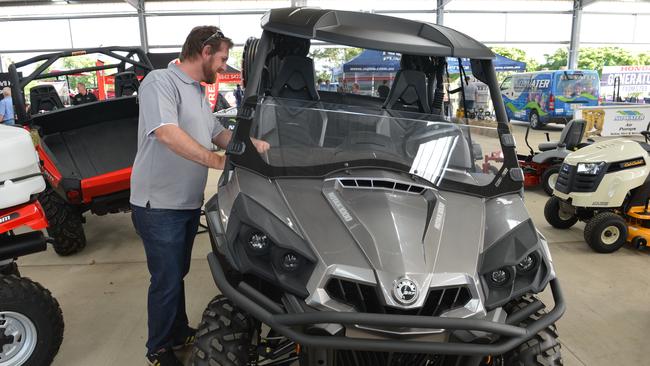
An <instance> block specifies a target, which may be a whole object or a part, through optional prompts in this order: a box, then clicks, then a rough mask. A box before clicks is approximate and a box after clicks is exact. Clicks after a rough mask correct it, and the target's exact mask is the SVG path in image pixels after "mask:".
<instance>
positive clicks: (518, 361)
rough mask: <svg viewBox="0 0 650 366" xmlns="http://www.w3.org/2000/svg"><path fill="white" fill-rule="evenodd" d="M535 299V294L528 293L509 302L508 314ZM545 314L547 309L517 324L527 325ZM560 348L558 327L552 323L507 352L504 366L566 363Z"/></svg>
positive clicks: (557, 364)
mask: <svg viewBox="0 0 650 366" xmlns="http://www.w3.org/2000/svg"><path fill="white" fill-rule="evenodd" d="M535 301H537V299H536V298H535V296H532V295H526V296H524V297H522V298H520V299H518V300H515V301H512V302H510V303H509V304H507V305H506V306H505V310H506V312H507V313H508V314H512V313H514V312H516V311H517V310H519V309H523V308H524V307H526V306H528V305H530V304H532V303H533V302H535ZM545 315H546V311H545V310H543V309H542V310H539V311H537V312H535V313H534V314H532V315H531V316H529V317H528V318H526V319H524V320H523V321H522V322H521V323H519V324H517V325H518V326H520V327H527V326H529V325H530V324H531V323H533V322H535V321H537V320H539V319H540V318H542V317H543V316H545ZM560 348H561V345H560V341H559V340H558V333H557V328H556V326H555V324H551V325H549V326H548V327H546V328H544V329H542V330H541V331H539V332H538V333H537V334H536V335H535V337H533V338H531V339H530V340H528V342H526V343H523V344H522V345H520V346H519V347H517V348H516V349H514V350H512V351H511V352H509V353H507V354H505V355H504V366H535V365H541V366H562V365H563V364H564V363H563V362H562V354H561V352H560Z"/></svg>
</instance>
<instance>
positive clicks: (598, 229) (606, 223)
mask: <svg viewBox="0 0 650 366" xmlns="http://www.w3.org/2000/svg"><path fill="white" fill-rule="evenodd" d="M608 231H609V232H612V231H617V232H618V233H617V234H616V235H617V236H616V237H617V238H618V239H616V240H615V241H612V242H608V241H607V239H608V235H607V232H608ZM609 237H611V234H610V236H609ZM585 241H586V242H587V244H589V246H590V247H591V249H593V250H594V251H596V252H598V253H612V252H615V251H617V250H619V249H620V248H621V247H622V246H623V244H625V242H626V241H627V222H625V220H624V219H623V218H622V217H621V216H619V215H617V214H615V213H613V212H601V213H599V214H598V215H596V216H594V218H592V219H591V220H589V222H588V223H587V225H586V226H585Z"/></svg>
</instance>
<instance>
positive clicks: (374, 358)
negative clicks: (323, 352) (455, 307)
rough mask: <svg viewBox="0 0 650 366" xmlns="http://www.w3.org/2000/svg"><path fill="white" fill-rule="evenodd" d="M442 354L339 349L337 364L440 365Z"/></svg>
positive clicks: (378, 365)
mask: <svg viewBox="0 0 650 366" xmlns="http://www.w3.org/2000/svg"><path fill="white" fill-rule="evenodd" d="M440 358H441V357H440V356H435V355H425V354H419V353H401V352H400V353H389V352H365V351H343V350H340V351H337V352H336V365H337V366H402V365H409V366H425V365H426V366H428V365H438V362H437V361H438V360H439V359H440Z"/></svg>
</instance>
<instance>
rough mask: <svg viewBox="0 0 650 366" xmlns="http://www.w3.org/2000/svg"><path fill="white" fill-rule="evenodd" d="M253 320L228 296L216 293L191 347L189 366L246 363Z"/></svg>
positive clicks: (227, 365)
mask: <svg viewBox="0 0 650 366" xmlns="http://www.w3.org/2000/svg"><path fill="white" fill-rule="evenodd" d="M252 337H253V321H252V320H251V318H250V317H249V315H248V314H246V313H245V312H244V311H243V310H241V309H239V308H238V307H237V306H235V304H233V303H232V302H231V301H230V300H228V298H226V297H225V296H223V295H218V296H216V297H215V298H214V299H212V301H210V304H208V307H207V308H206V309H205V311H204V312H203V318H202V320H201V324H200V325H199V329H198V331H197V333H196V340H195V341H194V348H193V349H192V358H191V362H190V365H192V366H215V365H220V366H246V365H248V360H249V356H250V347H251V340H252Z"/></svg>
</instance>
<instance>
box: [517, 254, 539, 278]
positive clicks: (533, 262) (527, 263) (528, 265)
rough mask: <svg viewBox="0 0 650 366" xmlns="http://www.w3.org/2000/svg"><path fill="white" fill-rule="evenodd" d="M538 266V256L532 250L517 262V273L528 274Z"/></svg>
mask: <svg viewBox="0 0 650 366" xmlns="http://www.w3.org/2000/svg"><path fill="white" fill-rule="evenodd" d="M538 266H539V256H538V255H537V253H536V252H532V253H530V254H528V255H527V256H525V257H524V259H522V260H521V262H519V263H517V273H520V274H528V273H532V272H533V270H535V269H537V267H538Z"/></svg>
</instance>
